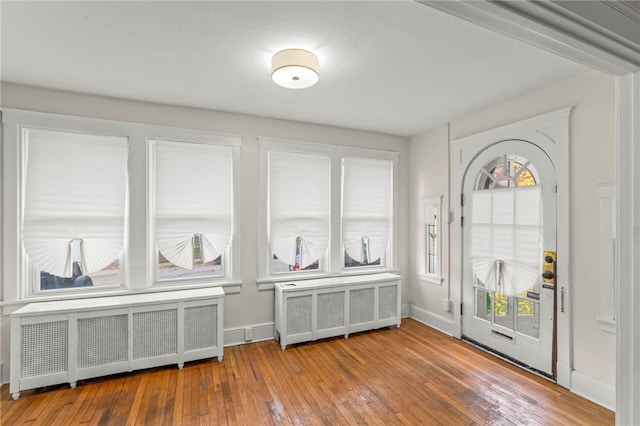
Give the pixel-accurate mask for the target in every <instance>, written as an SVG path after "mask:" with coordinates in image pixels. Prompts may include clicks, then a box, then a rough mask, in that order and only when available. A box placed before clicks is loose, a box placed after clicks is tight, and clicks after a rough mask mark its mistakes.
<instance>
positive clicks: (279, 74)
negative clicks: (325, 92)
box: [271, 49, 320, 89]
mask: <svg viewBox="0 0 640 426" xmlns="http://www.w3.org/2000/svg"><path fill="white" fill-rule="evenodd" d="M319 68H320V66H319V63H318V57H317V56H316V55H314V54H313V53H311V52H309V51H307V50H302V49H286V50H281V51H280V52H278V53H276V54H275V55H273V58H271V71H272V74H271V78H272V79H273V82H274V83H276V84H277V85H279V86H282V87H286V88H287V89H305V88H307V87H311V86H313V85H314V84H316V83H317V82H318V76H319Z"/></svg>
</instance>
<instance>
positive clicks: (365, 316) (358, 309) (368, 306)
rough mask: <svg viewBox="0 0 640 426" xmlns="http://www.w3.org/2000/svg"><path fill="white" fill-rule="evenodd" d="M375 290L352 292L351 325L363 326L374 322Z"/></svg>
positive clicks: (350, 303)
mask: <svg viewBox="0 0 640 426" xmlns="http://www.w3.org/2000/svg"><path fill="white" fill-rule="evenodd" d="M373 300H374V289H373V288H363V289H361V290H352V291H351V293H350V299H349V310H350V315H349V320H350V321H351V322H350V323H351V324H362V323H365V322H372V321H373V320H374V312H373V306H374V304H373Z"/></svg>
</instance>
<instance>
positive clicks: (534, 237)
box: [471, 185, 542, 296]
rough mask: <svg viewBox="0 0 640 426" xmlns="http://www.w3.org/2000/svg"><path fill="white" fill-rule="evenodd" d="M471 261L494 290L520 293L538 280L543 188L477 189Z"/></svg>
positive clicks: (473, 213)
mask: <svg viewBox="0 0 640 426" xmlns="http://www.w3.org/2000/svg"><path fill="white" fill-rule="evenodd" d="M472 222H473V223H472V232H471V234H472V235H471V265H472V268H473V272H474V273H475V274H476V277H477V279H478V280H479V281H480V282H482V283H483V284H484V286H485V287H487V288H488V289H489V290H491V291H495V292H498V293H500V294H503V295H507V296H515V295H518V294H520V293H522V292H524V291H526V290H528V289H529V288H531V287H533V286H534V285H535V284H536V283H538V281H539V279H540V270H541V261H542V246H541V244H542V240H541V232H542V187H541V186H540V185H537V186H527V187H519V188H508V189H496V190H480V191H475V192H474V193H473V207H472Z"/></svg>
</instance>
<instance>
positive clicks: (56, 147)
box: [22, 129, 127, 277]
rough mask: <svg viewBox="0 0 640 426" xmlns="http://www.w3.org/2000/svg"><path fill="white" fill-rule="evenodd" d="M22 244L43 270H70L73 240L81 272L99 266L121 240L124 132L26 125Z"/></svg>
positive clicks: (108, 259)
mask: <svg viewBox="0 0 640 426" xmlns="http://www.w3.org/2000/svg"><path fill="white" fill-rule="evenodd" d="M23 132H24V134H23V135H24V139H23V140H24V141H25V149H24V152H25V160H26V162H25V164H26V174H25V183H24V186H23V188H22V189H23V191H24V192H23V199H24V203H25V204H24V210H23V218H22V227H23V234H22V235H23V246H24V249H25V251H26V253H27V255H28V256H29V258H30V259H31V260H32V261H33V262H34V263H35V264H36V265H37V266H38V268H39V269H40V270H42V271H46V272H49V273H51V274H53V275H58V276H67V277H68V276H71V275H72V270H71V268H72V261H73V259H71V241H72V240H74V239H79V240H80V241H81V256H82V259H81V261H82V267H83V270H82V272H83V273H84V274H89V273H92V272H96V271H99V270H101V269H103V268H105V267H106V266H108V265H109V264H111V263H112V262H113V261H114V260H115V259H117V258H118V257H119V255H120V253H121V251H122V248H123V245H124V229H125V210H126V193H127V138H125V137H117V136H102V135H89V134H80V133H70V132H62V131H52V130H43V129H24V130H23Z"/></svg>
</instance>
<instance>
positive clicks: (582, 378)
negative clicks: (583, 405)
mask: <svg viewBox="0 0 640 426" xmlns="http://www.w3.org/2000/svg"><path fill="white" fill-rule="evenodd" d="M571 392H573V393H575V394H576V395H580V396H581V397H583V398H586V399H588V400H589V401H592V402H595V403H596V404H598V405H601V406H603V407H604V408H607V409H609V410H611V411H615V410H616V388H615V386H611V385H609V384H606V383H603V382H601V381H599V380H596V379H594V378H592V377H589V376H587V375H585V374H582V373H580V372H579V371H576V370H573V371H572V372H571Z"/></svg>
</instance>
